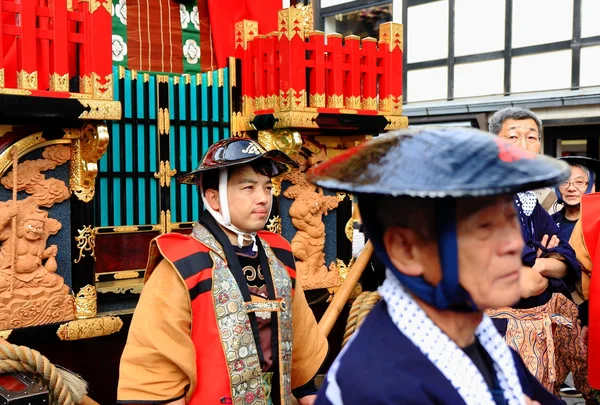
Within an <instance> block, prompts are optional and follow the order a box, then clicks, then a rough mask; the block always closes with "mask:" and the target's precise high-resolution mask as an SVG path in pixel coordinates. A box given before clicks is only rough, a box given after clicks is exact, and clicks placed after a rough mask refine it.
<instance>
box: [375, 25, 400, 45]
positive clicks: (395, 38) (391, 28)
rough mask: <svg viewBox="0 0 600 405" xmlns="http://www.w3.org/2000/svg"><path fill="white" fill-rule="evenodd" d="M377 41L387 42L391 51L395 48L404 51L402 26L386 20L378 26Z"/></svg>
mask: <svg viewBox="0 0 600 405" xmlns="http://www.w3.org/2000/svg"><path fill="white" fill-rule="evenodd" d="M379 41H384V42H387V43H388V44H389V45H390V47H389V50H390V52H392V51H393V50H394V49H396V48H400V50H401V51H404V28H403V26H402V24H398V23H394V22H386V23H383V24H381V25H380V26H379Z"/></svg>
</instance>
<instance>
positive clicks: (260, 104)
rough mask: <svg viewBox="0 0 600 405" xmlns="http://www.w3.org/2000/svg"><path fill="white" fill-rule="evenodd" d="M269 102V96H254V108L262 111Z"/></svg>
mask: <svg viewBox="0 0 600 405" xmlns="http://www.w3.org/2000/svg"><path fill="white" fill-rule="evenodd" d="M266 104H267V98H266V97H264V96H258V97H255V98H254V110H255V111H260V110H264V109H265V106H266Z"/></svg>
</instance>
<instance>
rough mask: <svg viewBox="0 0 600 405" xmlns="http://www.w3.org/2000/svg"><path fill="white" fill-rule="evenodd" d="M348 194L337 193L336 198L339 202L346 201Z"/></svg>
mask: <svg viewBox="0 0 600 405" xmlns="http://www.w3.org/2000/svg"><path fill="white" fill-rule="evenodd" d="M346 195H347V194H346V193H341V192H337V193H335V196H336V197H337V199H338V201H339V202H342V201H344V199H345V198H346Z"/></svg>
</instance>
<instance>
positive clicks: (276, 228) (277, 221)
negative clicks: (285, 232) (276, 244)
mask: <svg viewBox="0 0 600 405" xmlns="http://www.w3.org/2000/svg"><path fill="white" fill-rule="evenodd" d="M267 229H268V230H269V231H271V232H275V233H278V234H279V235H281V217H280V216H279V215H276V216H274V217H273V218H271V219H270V220H269V223H268V224H267Z"/></svg>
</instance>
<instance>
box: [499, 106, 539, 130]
mask: <svg viewBox="0 0 600 405" xmlns="http://www.w3.org/2000/svg"><path fill="white" fill-rule="evenodd" d="M510 119H513V120H526V119H532V120H534V121H535V123H536V125H537V127H538V132H539V134H540V137H541V136H542V120H541V119H540V117H538V116H537V115H536V114H535V113H534V112H532V111H531V110H528V109H527V108H522V107H507V108H503V109H502V110H498V111H496V112H495V113H494V115H493V116H492V118H490V121H489V123H488V131H489V132H491V133H492V134H494V135H499V134H500V131H501V130H502V124H504V121H506V120H510Z"/></svg>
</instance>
